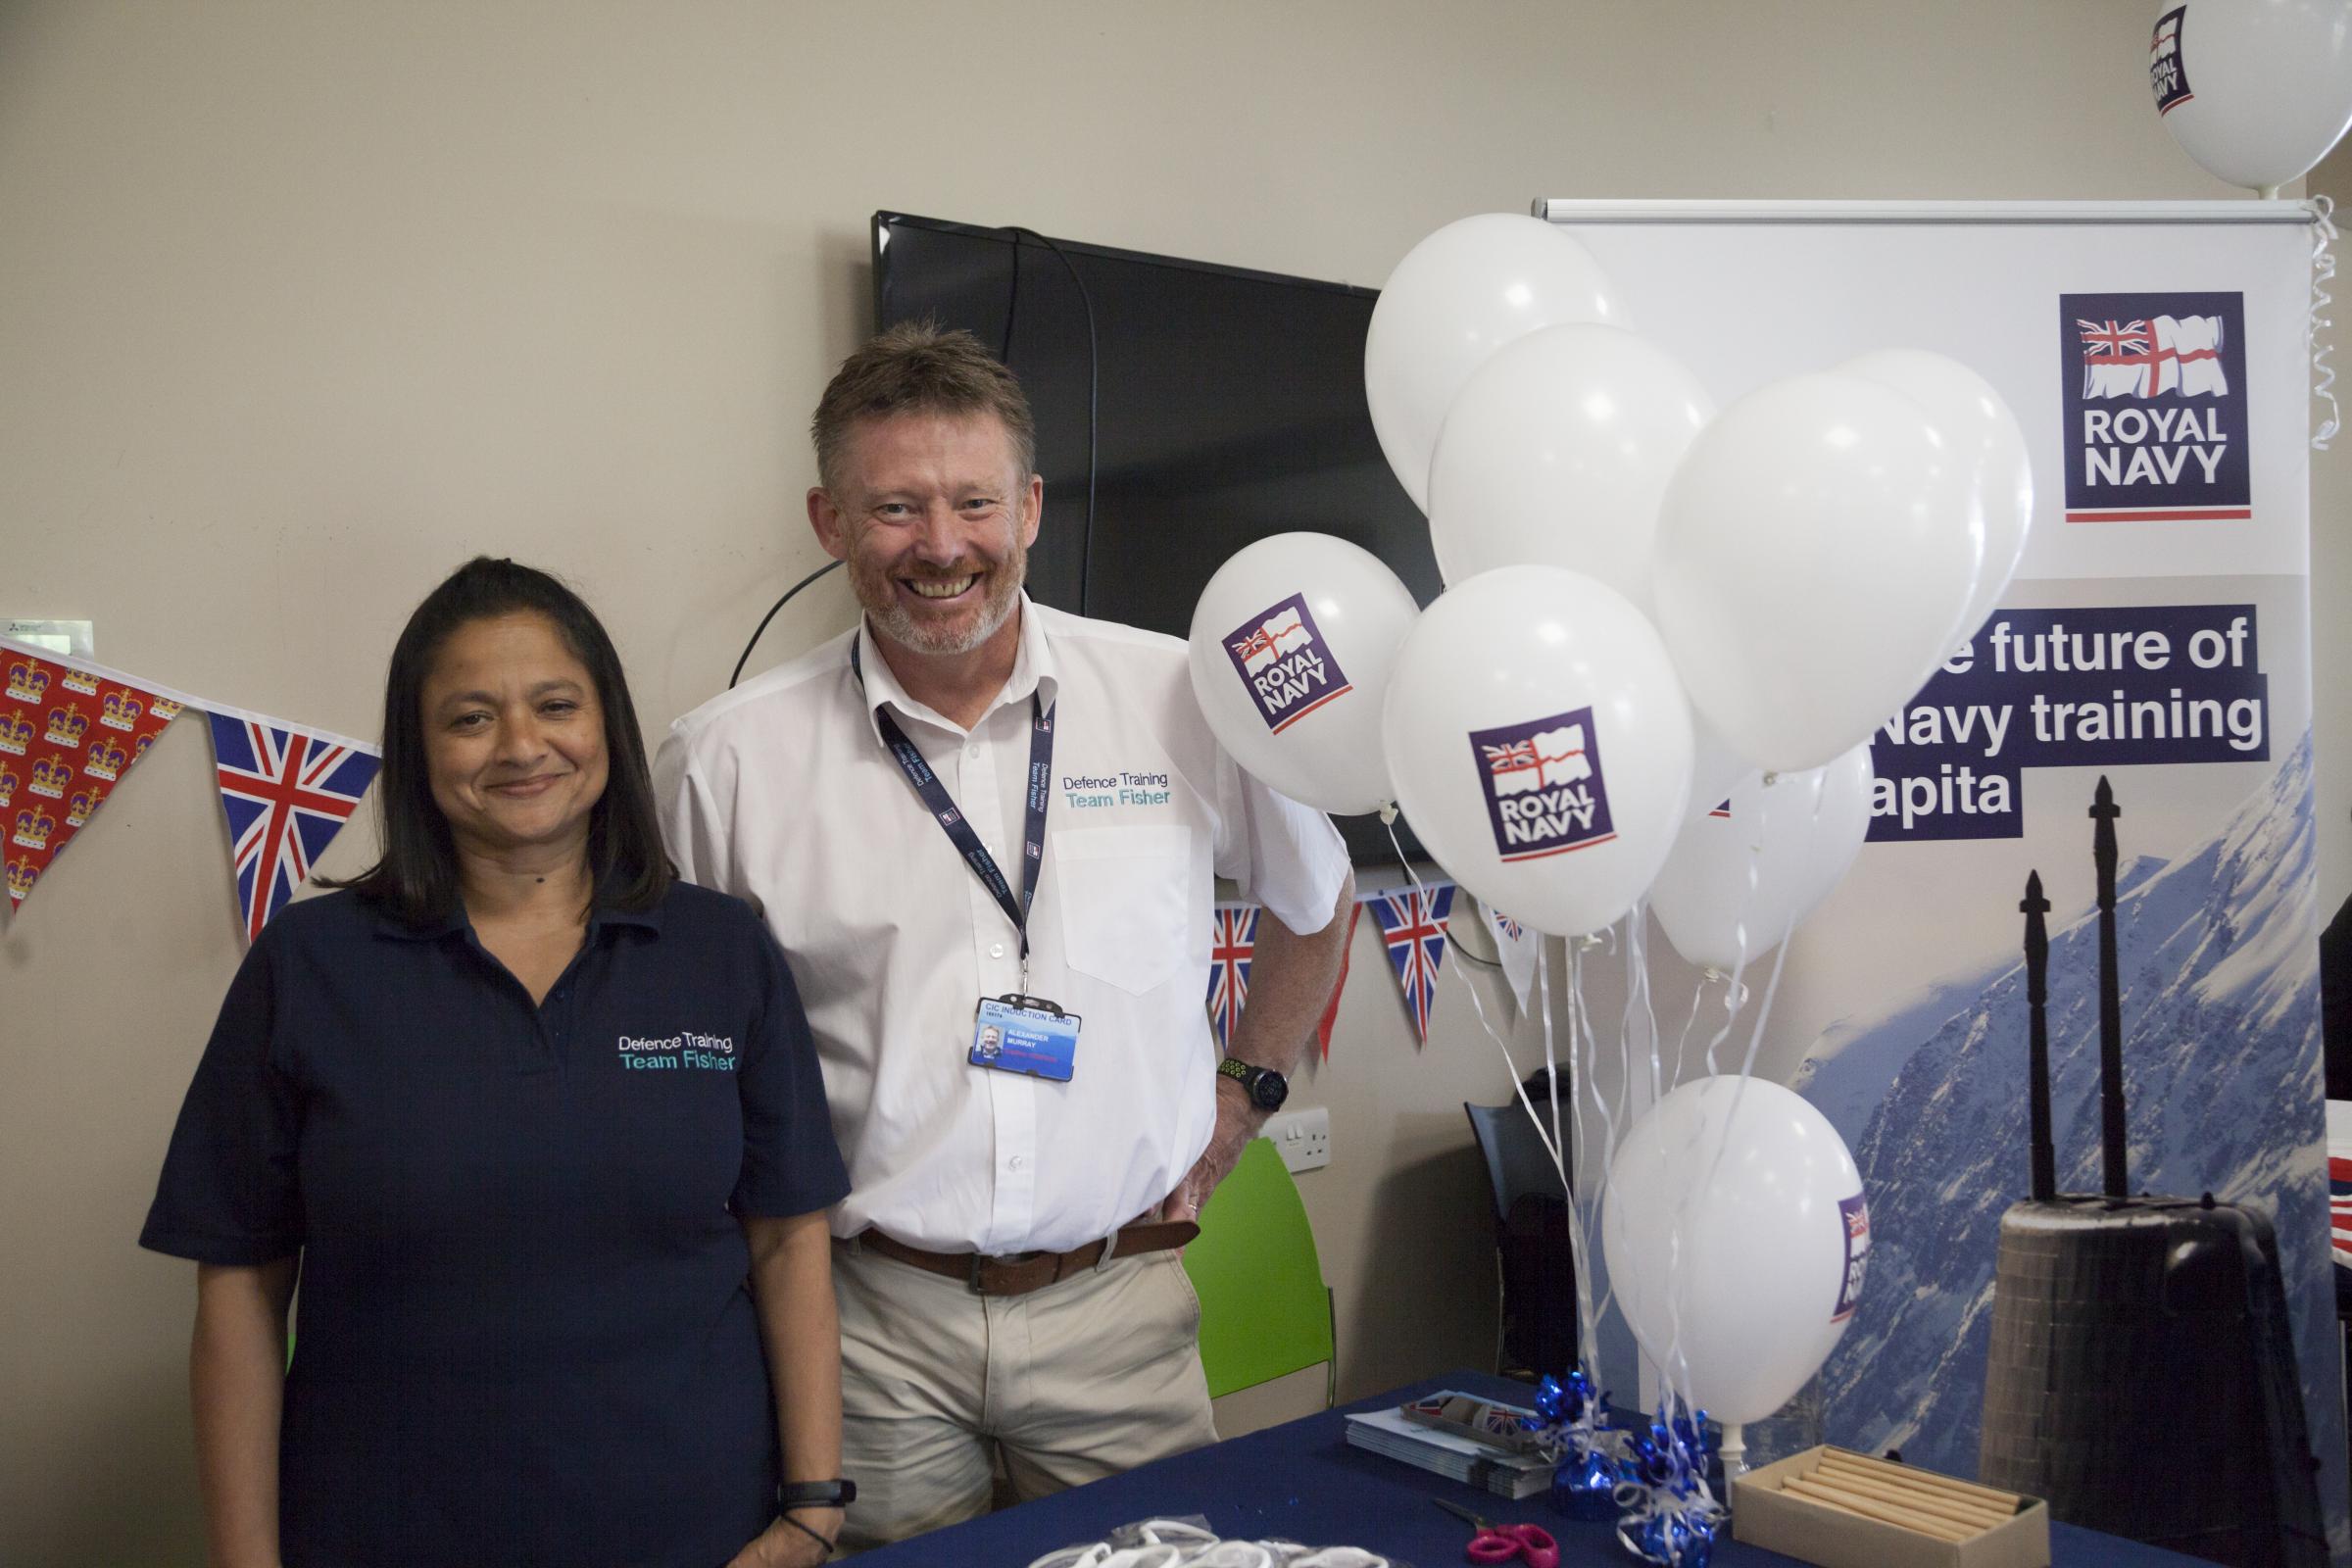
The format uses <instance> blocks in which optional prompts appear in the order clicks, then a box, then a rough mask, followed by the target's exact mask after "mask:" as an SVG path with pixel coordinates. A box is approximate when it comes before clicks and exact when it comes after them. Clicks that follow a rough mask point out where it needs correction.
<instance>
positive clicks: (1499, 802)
mask: <svg viewBox="0 0 2352 1568" xmlns="http://www.w3.org/2000/svg"><path fill="white" fill-rule="evenodd" d="M1470 755H1471V757H1472V758H1473V759H1475V760H1476V762H1477V765H1478V780H1479V786H1480V788H1481V789H1483V790H1484V791H1485V792H1486V800H1487V820H1488V822H1489V823H1490V824H1491V825H1492V826H1493V827H1494V829H1495V854H1497V855H1499V856H1501V857H1502V858H1504V859H1505V860H1533V859H1537V858H1541V857H1544V856H1546V855H1565V854H1566V853H1568V852H1569V851H1570V850H1583V849H1590V848H1592V847H1593V845H1595V844H1606V843H1607V842H1608V841H1609V840H1611V839H1613V838H1615V837H1616V836H1617V830H1616V828H1615V826H1614V825H1613V824H1612V823H1611V822H1610V820H1609V791H1608V786H1607V783H1606V781H1605V780H1604V779H1603V777H1602V774H1601V765H1600V743H1599V736H1598V735H1596V734H1595V733H1594V731H1593V710H1591V709H1590V708H1579V709H1574V710H1571V711H1568V712H1565V713H1554V714H1552V715H1551V716H1550V717H1549V718H1535V719H1529V720H1528V721H1527V722H1525V723H1523V724H1506V725H1504V726H1502V727H1501V728H1499V729H1474V730H1472V731H1471V732H1470Z"/></svg>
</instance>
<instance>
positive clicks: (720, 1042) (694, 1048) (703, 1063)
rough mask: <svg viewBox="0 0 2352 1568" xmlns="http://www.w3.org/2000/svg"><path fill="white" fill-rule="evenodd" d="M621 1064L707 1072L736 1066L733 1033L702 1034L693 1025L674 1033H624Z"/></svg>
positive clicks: (728, 1069) (723, 1070) (731, 1069)
mask: <svg viewBox="0 0 2352 1568" xmlns="http://www.w3.org/2000/svg"><path fill="white" fill-rule="evenodd" d="M620 1064H621V1065H622V1066H623V1067H629V1068H644V1069H648V1070H661V1069H664V1068H666V1069H669V1070H671V1071H678V1070H685V1069H700V1070H702V1071H705V1072H733V1071H734V1070H735V1037H734V1036H733V1035H700V1034H696V1033H695V1032H694V1031H693V1030H691V1029H684V1030H680V1031H679V1032H678V1033H676V1034H674V1035H661V1036H648V1035H622V1036H621V1037H620Z"/></svg>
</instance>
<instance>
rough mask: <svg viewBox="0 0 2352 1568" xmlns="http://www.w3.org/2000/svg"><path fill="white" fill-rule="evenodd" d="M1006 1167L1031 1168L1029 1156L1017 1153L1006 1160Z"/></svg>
mask: <svg viewBox="0 0 2352 1568" xmlns="http://www.w3.org/2000/svg"><path fill="white" fill-rule="evenodd" d="M1028 1168H1029V1156H1028V1155H1026V1154H1015V1155H1013V1156H1012V1157H1011V1158H1010V1159H1008V1160H1006V1161H1005V1169H1006V1170H1027V1169H1028Z"/></svg>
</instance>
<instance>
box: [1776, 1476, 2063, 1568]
mask: <svg viewBox="0 0 2352 1568" xmlns="http://www.w3.org/2000/svg"><path fill="white" fill-rule="evenodd" d="M1732 1536H1733V1538H1734V1539H1735V1540H1739V1541H1745V1542H1749V1543H1752V1544H1755V1545H1758V1546H1765V1547H1769V1548H1770V1549H1772V1550H1774V1551H1778V1552H1785V1553H1787V1554H1788V1555H1789V1556H1791V1557H1796V1558H1800V1559H1802V1560H1803V1561H1805V1562H1809V1563H1816V1564H1819V1565H1820V1568H2049V1563H2050V1509H2049V1505H2048V1504H2047V1503H2045V1502H2043V1501H2042V1500H2041V1499H2040V1498H2038V1497H2026V1496H2020V1495H2018V1494H2016V1493H2014V1492H2001V1491H1998V1490H1996V1489H1994V1488H1992V1487H1981V1486H1978V1485H1977V1484H1976V1483H1974V1482H1972V1481H1959V1480H1955V1479H1953V1478H1952V1477H1950V1476H1942V1475H1937V1474H1936V1472H1934V1471H1933V1470H1919V1469H1914V1468H1913V1467H1912V1466H1910V1465H1904V1464H1895V1463H1893V1462H1891V1461H1889V1460H1886V1459H1873V1458H1871V1457H1870V1456H1869V1455H1867V1454H1860V1453H1854V1452H1852V1451H1850V1450H1848V1449H1845V1448H1831V1447H1820V1448H1807V1449H1806V1450H1805V1451H1804V1452H1802V1453H1797V1454H1791V1455H1789V1457H1788V1458H1786V1459H1783V1460H1781V1461H1779V1462H1778V1463H1777V1464H1768V1465H1766V1466H1764V1467H1763V1468H1762V1469H1760V1470H1751V1471H1749V1472H1748V1473H1747V1474H1746V1475H1743V1476H1741V1477H1740V1478H1739V1479H1738V1480H1737V1481H1735V1482H1733V1483H1732Z"/></svg>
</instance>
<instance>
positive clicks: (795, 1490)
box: [776, 1480, 858, 1513]
mask: <svg viewBox="0 0 2352 1568" xmlns="http://www.w3.org/2000/svg"><path fill="white" fill-rule="evenodd" d="M857 1500H858V1483H857V1482H855V1481H848V1480H834V1481H787V1482H785V1483H784V1484H783V1485H781V1486H779V1487H777V1488H776V1511H777V1512H778V1513H783V1512H784V1511H786V1510H787V1509H791V1508H846V1507H848V1506H849V1505H850V1504H851V1503H853V1502H856V1501H857Z"/></svg>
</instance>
